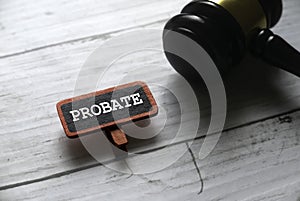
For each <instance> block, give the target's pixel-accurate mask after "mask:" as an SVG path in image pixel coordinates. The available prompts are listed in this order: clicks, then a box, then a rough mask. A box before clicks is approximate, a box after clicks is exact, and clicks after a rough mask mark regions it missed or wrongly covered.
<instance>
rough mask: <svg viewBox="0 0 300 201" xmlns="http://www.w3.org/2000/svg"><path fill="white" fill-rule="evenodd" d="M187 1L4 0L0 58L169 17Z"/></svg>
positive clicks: (1, 11)
mask: <svg viewBox="0 0 300 201" xmlns="http://www.w3.org/2000/svg"><path fill="white" fill-rule="evenodd" d="M187 2H188V1H186V0H165V1H159V0H154V1H153V0H152V1H148V0H132V1H128V0H116V1H113V2H111V1H95V0H75V1H64V0H59V1H51V0H46V1H33V0H29V1H28V0H18V1H3V2H1V8H0V19H1V23H0V30H1V31H0V38H1V41H2V45H1V47H0V57H3V56H6V55H14V54H19V53H23V52H26V51H33V50H39V49H40V48H42V47H45V46H52V45H55V44H61V43H64V42H66V41H70V42H72V41H74V40H78V39H80V38H85V39H88V40H90V39H93V38H97V37H98V36H101V35H103V34H110V33H112V32H117V31H121V30H126V29H129V28H132V27H137V26H143V25H145V24H149V23H153V22H156V21H161V20H166V19H167V18H169V16H170V15H173V14H175V13H177V12H179V11H180V9H181V8H182V7H183V6H184V5H185V4H186V3H187ZM156 8H159V9H156Z"/></svg>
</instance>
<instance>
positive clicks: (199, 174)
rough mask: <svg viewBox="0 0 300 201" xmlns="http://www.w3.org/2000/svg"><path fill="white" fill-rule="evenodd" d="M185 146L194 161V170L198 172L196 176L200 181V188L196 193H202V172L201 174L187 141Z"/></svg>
mask: <svg viewBox="0 0 300 201" xmlns="http://www.w3.org/2000/svg"><path fill="white" fill-rule="evenodd" d="M186 146H187V148H188V151H189V153H190V154H191V156H192V159H193V163H194V165H195V167H196V171H197V174H198V176H199V181H200V185H201V187H200V190H199V192H198V195H200V194H201V193H203V189H204V182H203V178H202V174H201V171H200V168H199V167H198V165H197V161H196V157H195V155H194V153H193V151H192V150H191V149H190V147H189V145H188V143H186Z"/></svg>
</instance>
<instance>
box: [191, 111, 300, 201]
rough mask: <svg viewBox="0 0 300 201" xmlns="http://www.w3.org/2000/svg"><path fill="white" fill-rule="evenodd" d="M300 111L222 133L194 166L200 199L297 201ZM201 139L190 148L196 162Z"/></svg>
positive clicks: (299, 160)
mask: <svg viewBox="0 0 300 201" xmlns="http://www.w3.org/2000/svg"><path fill="white" fill-rule="evenodd" d="M299 130H300V113H299V112H297V113H294V114H289V115H285V116H281V117H279V118H275V119H273V120H268V121H266V122H261V123H257V124H255V125H251V126H247V127H244V128H239V129H236V130H233V131H231V132H228V133H224V134H223V135H222V137H221V139H220V141H219V143H218V145H217V146H216V149H215V150H214V151H213V153H212V154H211V155H210V156H209V157H208V158H206V159H205V160H201V161H199V160H198V159H197V163H198V165H199V168H200V170H201V173H202V176H203V178H204V179H203V180H204V191H203V194H201V196H200V197H201V198H202V199H203V200H249V201H250V200H251V201H252V200H298V199H299V184H300V170H299V165H300V155H299V151H300V135H299V134H300V133H299ZM200 146H201V141H198V142H197V143H195V144H194V145H193V146H192V150H193V153H194V155H195V157H196V158H197V156H198V152H199V147H200Z"/></svg>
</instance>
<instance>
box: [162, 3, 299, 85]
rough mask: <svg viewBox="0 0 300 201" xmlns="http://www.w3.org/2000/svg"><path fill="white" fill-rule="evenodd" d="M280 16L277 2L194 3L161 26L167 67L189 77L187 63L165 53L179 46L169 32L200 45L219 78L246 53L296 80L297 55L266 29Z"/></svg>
mask: <svg viewBox="0 0 300 201" xmlns="http://www.w3.org/2000/svg"><path fill="white" fill-rule="evenodd" d="M281 15H282V1H281V0H209V1H208V0H195V1H192V2H190V3H189V4H187V5H186V6H185V7H184V8H183V10H182V11H181V13H180V14H179V15H176V16H175V17H173V18H171V19H170V20H169V21H168V22H167V24H166V25H165V28H164V32H163V45H164V49H165V54H166V57H167V59H168V60H169V62H170V64H171V65H172V66H173V67H174V68H175V70H177V71H178V72H179V73H180V74H182V75H184V76H185V77H186V78H188V79H189V78H190V77H191V76H193V74H194V73H193V72H192V70H191V68H190V67H187V65H188V64H187V62H184V61H183V59H184V58H181V57H180V56H179V55H175V54H173V53H171V52H168V51H167V50H168V49H169V48H168V47H169V46H172V47H174V46H176V45H177V46H176V48H181V49H182V48H185V49H182V51H191V50H189V48H188V47H182V46H181V45H180V44H179V43H178V41H176V39H174V38H172V36H171V35H172V34H170V32H176V33H179V34H181V35H183V36H185V37H188V38H190V39H192V40H193V41H195V42H196V43H197V44H198V45H200V46H201V47H202V48H203V49H204V50H205V51H206V52H207V53H208V55H209V56H210V57H211V59H212V60H213V62H214V63H215V65H216V66H217V68H218V70H219V71H220V73H221V75H222V74H224V73H225V72H226V71H228V69H230V68H232V67H233V66H236V65H237V64H239V63H240V61H241V60H242V59H243V57H244V55H245V53H246V52H247V51H249V52H251V53H252V54H253V55H254V56H256V57H258V58H260V59H262V60H263V61H264V62H266V63H268V64H270V65H272V66H276V67H279V68H281V69H283V70H286V71H288V72H290V73H292V74H294V75H296V76H298V77H300V67H299V65H300V53H299V52H298V51H297V50H296V49H295V48H293V47H292V46H291V45H290V44H289V43H288V42H286V41H285V40H284V39H283V38H281V37H280V36H278V35H276V34H274V33H273V32H272V31H271V30H270V28H272V27H274V26H275V25H276V24H277V23H278V21H279V20H280V18H281Z"/></svg>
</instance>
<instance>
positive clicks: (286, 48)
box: [249, 29, 300, 77]
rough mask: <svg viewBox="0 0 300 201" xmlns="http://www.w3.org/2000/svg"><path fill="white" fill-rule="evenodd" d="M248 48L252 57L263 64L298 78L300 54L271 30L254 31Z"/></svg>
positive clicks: (299, 73) (299, 74)
mask: <svg viewBox="0 0 300 201" xmlns="http://www.w3.org/2000/svg"><path fill="white" fill-rule="evenodd" d="M249 47H250V51H251V52H252V53H253V54H254V55H256V56H258V57H260V58H261V59H263V60H264V61H265V62H267V63H269V64H271V65H274V66H276V67H279V68H281V69H283V70H286V71H288V72H290V73H292V74H294V75H296V76H298V77H300V53H299V52H298V51H297V50H296V49H295V48H294V47H292V46H291V45H290V44H289V43H288V42H286V41H285V40H284V39H283V38H281V37H280V36H278V35H275V34H274V33H273V32H272V31H271V30H268V29H262V30H256V31H255V33H254V34H253V36H251V40H250V42H249Z"/></svg>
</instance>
